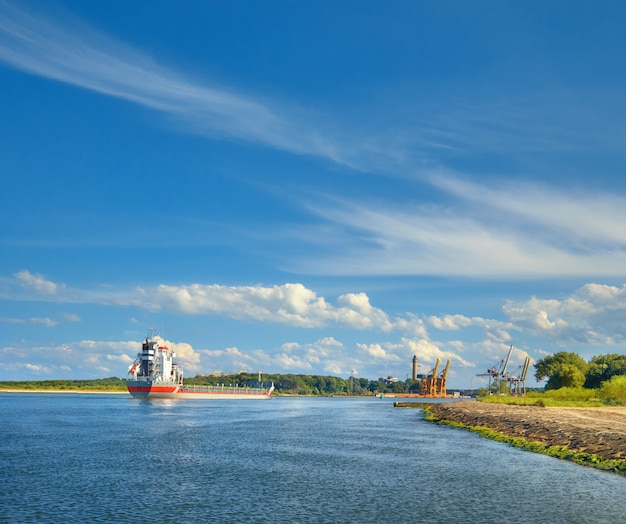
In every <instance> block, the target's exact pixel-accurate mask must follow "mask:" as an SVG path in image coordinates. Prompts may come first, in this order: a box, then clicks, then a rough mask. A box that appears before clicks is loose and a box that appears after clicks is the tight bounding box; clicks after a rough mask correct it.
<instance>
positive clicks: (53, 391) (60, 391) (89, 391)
mask: <svg viewBox="0 0 626 524" xmlns="http://www.w3.org/2000/svg"><path fill="white" fill-rule="evenodd" d="M0 393H46V394H55V395H56V394H59V395H65V394H80V395H128V391H105V390H97V389H43V388H42V389H17V388H16V389H11V388H0Z"/></svg>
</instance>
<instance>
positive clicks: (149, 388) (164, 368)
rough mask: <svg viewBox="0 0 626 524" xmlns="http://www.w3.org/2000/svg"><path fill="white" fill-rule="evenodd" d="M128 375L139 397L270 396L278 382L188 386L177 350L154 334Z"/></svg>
mask: <svg viewBox="0 0 626 524" xmlns="http://www.w3.org/2000/svg"><path fill="white" fill-rule="evenodd" d="M128 374H129V375H130V378H128V379H127V380H126V387H127V388H128V392H129V393H130V394H131V395H132V396H133V397H135V398H189V399H268V398H270V397H271V396H272V392H273V391H274V384H270V385H269V386H267V387H263V386H262V385H261V387H249V386H232V385H231V386H226V385H219V386H185V385H184V383H183V370H182V369H181V368H180V367H179V366H178V364H177V363H176V353H175V352H174V351H173V350H172V349H170V348H169V347H167V346H164V345H162V346H160V345H158V342H157V341H156V340H155V339H154V337H152V336H150V337H147V338H146V340H145V341H144V342H143V344H142V346H141V352H140V353H138V354H137V358H136V359H135V361H134V362H133V363H132V364H131V366H130V367H129V368H128ZM259 384H261V377H260V374H259Z"/></svg>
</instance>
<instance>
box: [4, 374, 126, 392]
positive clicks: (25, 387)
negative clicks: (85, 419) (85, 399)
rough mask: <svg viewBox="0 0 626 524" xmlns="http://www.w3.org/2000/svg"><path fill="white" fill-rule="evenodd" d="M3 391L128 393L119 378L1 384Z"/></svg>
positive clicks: (6, 382) (5, 382) (9, 382)
mask: <svg viewBox="0 0 626 524" xmlns="http://www.w3.org/2000/svg"><path fill="white" fill-rule="evenodd" d="M0 390H3V391H15V392H19V391H35V392H68V391H78V392H85V393H88V392H94V393H117V392H125V391H126V383H125V382H124V381H123V380H122V379H120V378H117V377H110V378H100V379H94V380H28V381H4V382H0Z"/></svg>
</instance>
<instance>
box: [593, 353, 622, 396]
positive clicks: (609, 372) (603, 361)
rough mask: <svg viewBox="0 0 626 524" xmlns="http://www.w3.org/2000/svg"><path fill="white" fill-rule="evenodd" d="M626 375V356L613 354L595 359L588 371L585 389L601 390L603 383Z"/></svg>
mask: <svg viewBox="0 0 626 524" xmlns="http://www.w3.org/2000/svg"><path fill="white" fill-rule="evenodd" d="M619 375H626V355H618V354H616V353H611V354H608V355H600V356H597V357H593V358H592V359H591V361H590V362H589V367H588V369H587V374H586V377H585V378H586V380H585V387H586V388H599V387H600V385H601V384H602V383H603V382H606V381H607V380H610V379H611V378H613V377H615V376H619Z"/></svg>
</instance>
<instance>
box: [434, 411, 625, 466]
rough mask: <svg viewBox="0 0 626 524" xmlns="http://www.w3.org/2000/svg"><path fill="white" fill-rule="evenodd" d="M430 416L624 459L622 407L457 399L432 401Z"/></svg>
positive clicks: (579, 450) (533, 440) (550, 444)
mask: <svg viewBox="0 0 626 524" xmlns="http://www.w3.org/2000/svg"><path fill="white" fill-rule="evenodd" d="M430 410H431V412H432V413H433V415H434V416H435V417H436V418H438V419H442V420H446V421H452V422H459V423H461V424H464V425H467V426H483V427H487V428H490V429H493V430H496V431H499V432H501V433H503V434H505V435H508V436H511V437H519V438H523V439H525V440H527V441H530V442H539V443H541V444H544V445H547V446H565V447H567V448H568V449H570V450H571V451H575V452H584V453H590V454H594V455H598V456H599V457H602V458H604V459H618V460H624V459H625V458H626V407H599V408H571V407H539V406H516V405H506V404H493V403H487V402H475V401H459V402H442V403H436V404H432V405H431V407H430Z"/></svg>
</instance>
